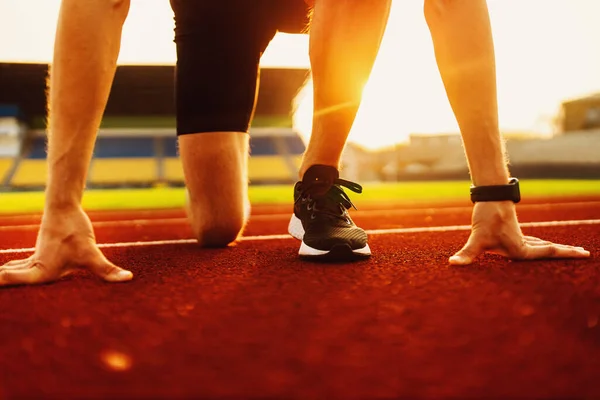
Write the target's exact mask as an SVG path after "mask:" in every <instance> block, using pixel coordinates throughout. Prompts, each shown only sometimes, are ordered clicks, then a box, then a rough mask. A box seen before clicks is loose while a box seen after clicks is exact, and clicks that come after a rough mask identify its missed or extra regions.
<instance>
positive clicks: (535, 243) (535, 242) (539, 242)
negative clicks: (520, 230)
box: [525, 239, 553, 246]
mask: <svg viewBox="0 0 600 400" xmlns="http://www.w3.org/2000/svg"><path fill="white" fill-rule="evenodd" d="M525 244H527V245H529V246H547V245H549V244H553V243H552V242H549V241H547V240H540V239H538V240H529V239H526V240H525Z"/></svg>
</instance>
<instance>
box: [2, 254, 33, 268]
mask: <svg viewBox="0 0 600 400" xmlns="http://www.w3.org/2000/svg"><path fill="white" fill-rule="evenodd" d="M32 259H33V256H29V257H27V258H22V259H20V260H12V261H9V262H7V263H6V264H4V265H3V267H12V266H13V265H21V264H26V263H29V262H30V261H31V260H32Z"/></svg>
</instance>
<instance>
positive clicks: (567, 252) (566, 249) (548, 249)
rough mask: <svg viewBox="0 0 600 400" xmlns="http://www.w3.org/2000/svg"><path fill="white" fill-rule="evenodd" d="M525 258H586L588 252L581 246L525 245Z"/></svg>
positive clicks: (588, 254)
mask: <svg viewBox="0 0 600 400" xmlns="http://www.w3.org/2000/svg"><path fill="white" fill-rule="evenodd" d="M526 249H527V250H526V252H525V257H524V258H525V259H528V260H534V259H540V258H586V257H589V256H590V252H589V251H587V250H584V249H583V248H581V247H571V246H563V245H557V244H549V245H545V246H527V247H526Z"/></svg>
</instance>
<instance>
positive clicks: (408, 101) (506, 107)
mask: <svg viewBox="0 0 600 400" xmlns="http://www.w3.org/2000/svg"><path fill="white" fill-rule="evenodd" d="M489 8H490V14H491V19H492V28H493V33H494V36H495V41H496V43H495V48H496V59H497V82H498V103H499V114H500V124H501V126H500V128H501V130H502V131H504V132H515V131H516V132H524V133H525V132H526V133H533V134H538V135H550V134H552V132H553V117H554V116H555V115H556V113H557V111H558V107H559V105H560V102H561V101H562V100H563V99H565V98H568V97H572V96H577V95H581V94H587V93H589V92H592V91H596V90H600V74H598V73H597V71H598V70H600V53H598V52H590V51H589V49H590V48H591V47H597V43H596V40H597V39H596V38H598V37H600V29H599V28H598V25H597V24H596V25H594V24H593V23H592V22H591V20H590V19H589V13H590V12H600V3H595V2H591V1H585V0H573V1H572V2H567V1H556V2H544V1H542V0H528V1H513V0H489ZM541 10H543V12H544V19H543V20H540V19H539V18H537V16H539V15H538V14H539V13H540V11H541ZM532 27H535V29H532ZM594 35H595V36H594ZM563 55H564V56H563ZM311 85H312V82H308V83H307V85H306V86H305V87H304V88H303V89H302V91H301V93H300V95H299V96H298V98H297V99H296V101H297V104H296V113H295V115H294V124H295V127H296V129H297V130H298V131H299V132H300V133H301V135H302V136H303V137H304V138H305V140H307V139H308V138H309V137H310V130H311V119H312V87H311ZM458 131H459V130H458V125H457V123H456V120H455V118H454V115H453V113H452V110H451V108H450V105H449V104H448V101H447V98H446V95H445V91H444V87H443V83H442V80H441V78H440V76H439V72H438V70H437V65H436V63H435V57H434V52H433V46H432V43H431V38H430V34H429V31H428V28H427V25H426V23H425V20H424V16H423V13H422V2H416V1H415V2H399V1H396V2H393V6H392V10H391V14H390V19H389V23H388V27H387V29H386V32H385V35H384V39H383V42H382V45H381V49H380V52H379V55H378V57H377V60H376V63H375V65H374V68H373V71H372V74H371V77H370V79H369V81H368V82H367V84H366V86H365V89H364V92H363V98H362V103H361V107H360V110H359V112H358V115H357V117H356V121H355V123H354V126H353V128H352V131H351V133H350V136H349V141H350V142H354V143H357V144H359V145H361V146H363V147H365V148H369V149H377V148H381V147H385V146H390V145H393V144H396V143H402V142H407V141H408V138H409V135H410V134H411V133H416V134H439V133H457V132H458Z"/></svg>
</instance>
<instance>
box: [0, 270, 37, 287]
mask: <svg viewBox="0 0 600 400" xmlns="http://www.w3.org/2000/svg"><path fill="white" fill-rule="evenodd" d="M47 280H48V278H47V276H45V275H44V271H43V270H41V269H39V268H28V269H16V270H15V269H13V270H6V269H3V270H1V271H0V286H8V285H28V284H29V285H30V284H34V283H43V282H46V281H47Z"/></svg>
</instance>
